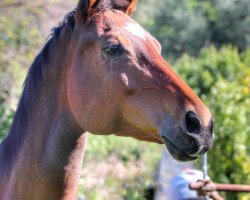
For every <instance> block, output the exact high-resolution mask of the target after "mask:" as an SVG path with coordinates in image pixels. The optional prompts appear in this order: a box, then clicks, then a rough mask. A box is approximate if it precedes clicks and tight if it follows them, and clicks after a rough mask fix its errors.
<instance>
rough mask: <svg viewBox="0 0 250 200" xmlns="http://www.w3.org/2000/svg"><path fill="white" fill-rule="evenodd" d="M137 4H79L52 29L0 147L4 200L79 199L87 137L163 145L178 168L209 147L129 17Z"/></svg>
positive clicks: (186, 100)
mask: <svg viewBox="0 0 250 200" xmlns="http://www.w3.org/2000/svg"><path fill="white" fill-rule="evenodd" d="M136 4H137V2H136V0H79V2H78V4H77V6H76V8H75V9H74V10H73V11H71V12H70V13H68V14H67V15H66V16H65V19H64V20H63V22H62V23H61V24H60V25H59V26H57V27H56V28H54V30H53V32H52V35H51V36H50V38H49V39H48V41H47V42H46V44H45V45H44V47H43V48H42V50H41V52H40V53H39V54H38V55H37V57H36V58H35V60H34V62H33V64H32V65H31V67H30V69H29V71H28V74H27V77H26V80H25V84H24V88H23V92H22V95H21V98H20V101H19V104H18V107H17V111H16V113H15V115H14V118H13V123H12V125H11V128H10V131H9V133H8V135H7V136H6V137H5V139H4V140H3V142H2V143H1V146H0V177H1V178H0V199H1V200H14V199H15V200H27V199H28V200H44V199H49V200H58V199H62V200H71V199H76V198H77V187H78V182H79V176H80V171H81V165H82V160H83V156H84V145H85V142H86V133H87V132H91V133H92V134H98V135H109V134H115V135H117V136H126V137H133V138H135V139H138V140H143V141H149V142H155V143H159V144H164V143H165V145H166V147H167V149H168V150H169V152H170V153H171V155H172V156H173V158H174V159H176V160H179V161H190V160H195V159H197V157H198V156H200V155H202V154H204V153H205V152H207V151H208V150H209V149H210V148H211V146H212V142H213V118H212V115H211V113H210V111H209V109H208V108H207V107H206V106H205V105H204V104H203V102H202V101H201V100H200V99H199V97H198V96H197V95H196V94H195V93H194V92H193V91H192V89H191V88H190V87H189V86H188V85H187V84H186V83H185V82H184V81H183V80H182V79H181V78H180V77H179V76H178V75H177V74H176V72H175V71H174V70H173V69H172V68H171V67H170V66H169V65H168V64H167V62H166V61H165V60H164V59H163V57H162V56H161V46H160V44H159V42H158V41H157V40H156V39H155V38H154V37H153V36H151V35H150V33H148V32H147V31H145V30H144V29H143V28H142V27H141V26H140V25H139V24H137V23H136V22H135V21H134V20H133V19H132V18H130V15H131V14H132V13H133V12H134V10H135V8H136ZM194 73H195V72H194ZM128 148H129V146H128Z"/></svg>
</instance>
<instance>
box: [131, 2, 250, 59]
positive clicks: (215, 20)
mask: <svg viewBox="0 0 250 200" xmlns="http://www.w3.org/2000/svg"><path fill="white" fill-rule="evenodd" d="M148 4H149V2H148V3H141V4H140V9H139V10H138V13H137V14H136V16H135V18H136V19H137V20H138V21H140V22H141V23H142V24H143V25H144V26H146V27H147V29H148V30H149V32H150V33H152V34H153V35H155V36H156V38H157V39H159V41H160V43H161V44H162V49H163V55H164V56H165V57H167V58H172V59H176V58H178V57H180V56H181V55H182V53H184V52H185V53H188V54H190V55H194V56H197V55H199V52H200V49H201V48H203V47H205V46H208V45H210V44H211V43H213V44H215V45H216V47H221V46H222V45H224V44H233V45H234V46H237V47H238V48H239V50H241V51H242V50H244V49H246V48H247V47H248V46H249V44H250V34H249V32H250V15H249V12H250V1H248V0H230V1H221V0H205V1H198V0H179V1H176V0H163V1H156V0H151V1H150V5H151V6H150V9H151V11H149V10H148V9H149V7H148Z"/></svg>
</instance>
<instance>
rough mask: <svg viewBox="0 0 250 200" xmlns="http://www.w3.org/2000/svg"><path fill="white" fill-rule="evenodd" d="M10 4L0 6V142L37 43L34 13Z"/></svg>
mask: <svg viewBox="0 0 250 200" xmlns="http://www.w3.org/2000/svg"><path fill="white" fill-rule="evenodd" d="M14 3H15V2H14V1H3V2H1V12H0V140H1V138H2V137H3V136H4V135H5V134H6V133H7V131H8V129H9V126H10V124H11V121H12V116H13V113H14V110H15V109H16V105H17V101H18V96H19V94H20V92H21V88H22V87H21V86H22V83H23V80H24V76H25V73H26V70H27V68H28V66H29V65H30V64H31V61H32V60H33V58H34V56H35V51H34V49H37V47H38V46H39V44H40V43H41V37H40V33H39V29H38V27H37V26H36V25H35V24H37V23H36V17H35V15H32V14H34V13H36V10H35V9H34V8H32V9H29V8H26V7H16V4H14ZM13 4H14V5H15V6H13V7H12V5H13ZM9 6H10V7H9ZM17 13H18V14H17Z"/></svg>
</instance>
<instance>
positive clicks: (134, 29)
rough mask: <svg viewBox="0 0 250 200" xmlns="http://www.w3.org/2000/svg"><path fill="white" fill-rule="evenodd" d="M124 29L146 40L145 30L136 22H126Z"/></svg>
mask: <svg viewBox="0 0 250 200" xmlns="http://www.w3.org/2000/svg"><path fill="white" fill-rule="evenodd" d="M124 30H125V31H127V32H129V33H130V34H132V35H134V36H137V37H139V38H141V39H143V40H146V36H147V32H146V31H145V30H144V29H143V28H142V27H141V26H140V25H138V24H137V23H133V22H128V23H126V24H125V26H124Z"/></svg>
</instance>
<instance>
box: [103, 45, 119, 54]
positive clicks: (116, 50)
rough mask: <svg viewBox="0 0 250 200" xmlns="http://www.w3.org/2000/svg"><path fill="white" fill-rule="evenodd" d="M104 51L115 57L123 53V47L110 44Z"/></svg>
mask: <svg viewBox="0 0 250 200" xmlns="http://www.w3.org/2000/svg"><path fill="white" fill-rule="evenodd" d="M102 50H103V51H104V52H105V53H106V54H108V55H115V54H118V53H121V46H120V45H119V44H108V45H106V46H105V47H104V48H103V49H102Z"/></svg>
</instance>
